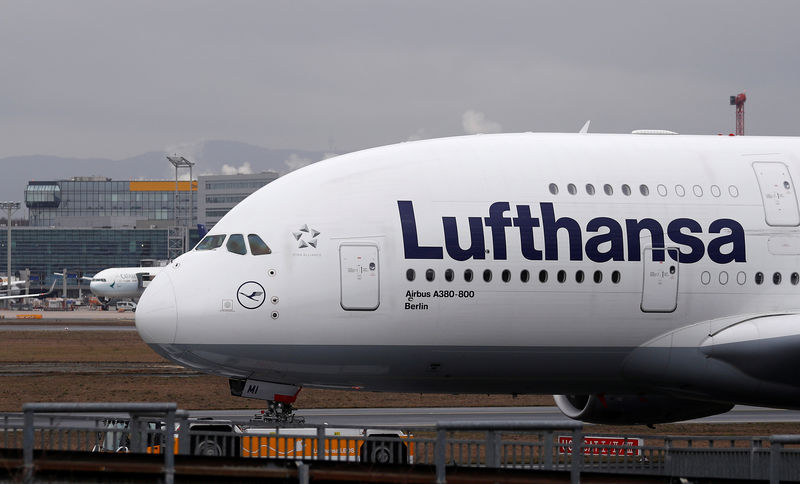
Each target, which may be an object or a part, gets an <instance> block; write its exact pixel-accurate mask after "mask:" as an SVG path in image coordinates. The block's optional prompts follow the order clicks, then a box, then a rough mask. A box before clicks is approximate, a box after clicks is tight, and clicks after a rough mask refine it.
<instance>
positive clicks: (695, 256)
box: [667, 218, 706, 264]
mask: <svg viewBox="0 0 800 484" xmlns="http://www.w3.org/2000/svg"><path fill="white" fill-rule="evenodd" d="M684 228H685V229H689V232H692V233H695V234H698V233H701V232H703V229H702V228H701V227H700V224H699V223H697V221H695V220H692V219H690V218H676V219H675V220H673V221H672V222H670V223H669V225H668V226H667V233H668V234H669V238H670V240H672V241H673V242H675V243H676V244H680V245H685V246H687V247H689V248H690V249H691V250H690V251H689V252H688V253H686V252H684V251H682V250H681V251H680V255H679V256H678V259H679V261H678V262H680V263H682V264H692V263H695V262H697V261H699V260H700V259H702V258H703V255H704V254H705V252H706V248H705V246H704V245H703V241H702V240H700V239H698V238H697V237H695V236H693V235H689V234H685V233H683V232H681V229H684ZM670 257H671V258H673V259H674V258H675V256H674V255H672V253H670Z"/></svg>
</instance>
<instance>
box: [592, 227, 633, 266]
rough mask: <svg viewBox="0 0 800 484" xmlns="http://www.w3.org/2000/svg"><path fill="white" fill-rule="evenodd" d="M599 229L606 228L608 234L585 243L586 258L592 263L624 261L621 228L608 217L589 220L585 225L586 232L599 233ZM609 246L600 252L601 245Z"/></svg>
mask: <svg viewBox="0 0 800 484" xmlns="http://www.w3.org/2000/svg"><path fill="white" fill-rule="evenodd" d="M601 227H606V228H607V229H608V232H607V233H605V234H598V235H595V236H594V237H592V238H591V239H589V240H587V241H586V257H588V258H589V260H591V261H593V262H608V261H610V260H625V248H624V247H623V245H622V244H623V237H622V226H621V225H620V224H619V222H617V221H616V220H614V219H613V218H609V217H597V218H593V219H592V220H589V223H588V224H587V225H586V231H587V232H599V231H600V228H601ZM606 243H607V244H609V247H608V250H607V251H605V252H601V251H600V246H601V245H602V244H606Z"/></svg>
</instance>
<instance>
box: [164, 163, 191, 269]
mask: <svg viewBox="0 0 800 484" xmlns="http://www.w3.org/2000/svg"><path fill="white" fill-rule="evenodd" d="M167 160H169V162H170V163H172V166H174V167H175V195H174V196H173V198H172V211H173V214H172V215H173V218H174V220H175V229H176V230H178V231H180V232H181V233H182V235H183V237H182V239H183V240H182V242H181V250H180V253H178V254H177V255H176V257H177V256H178V255H180V254H181V253H183V252H184V251H185V250H186V249H187V248H188V246H189V226H190V225H191V224H192V215H193V214H192V211H193V207H194V204H193V203H192V197H193V192H192V167H193V166H194V163H193V162H191V161H189V160H187V159H186V158H184V157H183V156H178V155H175V156H167ZM178 168H188V169H189V209H188V212H189V221H188V222H187V223H186V225H184V226H182V225H181V224H180V219H179V217H178ZM171 255H172V254H170V259H172V258H173V257H171Z"/></svg>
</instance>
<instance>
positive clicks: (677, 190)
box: [675, 185, 686, 197]
mask: <svg viewBox="0 0 800 484" xmlns="http://www.w3.org/2000/svg"><path fill="white" fill-rule="evenodd" d="M675 193H676V194H677V195H678V196H679V197H682V196H684V195H686V190H685V189H684V188H683V185H675Z"/></svg>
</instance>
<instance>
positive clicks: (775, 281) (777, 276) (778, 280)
mask: <svg viewBox="0 0 800 484" xmlns="http://www.w3.org/2000/svg"><path fill="white" fill-rule="evenodd" d="M772 283H773V284H775V285H776V286H777V285H778V284H780V283H781V273H780V272H776V273H775V274H772Z"/></svg>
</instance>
